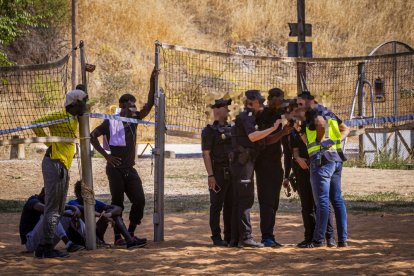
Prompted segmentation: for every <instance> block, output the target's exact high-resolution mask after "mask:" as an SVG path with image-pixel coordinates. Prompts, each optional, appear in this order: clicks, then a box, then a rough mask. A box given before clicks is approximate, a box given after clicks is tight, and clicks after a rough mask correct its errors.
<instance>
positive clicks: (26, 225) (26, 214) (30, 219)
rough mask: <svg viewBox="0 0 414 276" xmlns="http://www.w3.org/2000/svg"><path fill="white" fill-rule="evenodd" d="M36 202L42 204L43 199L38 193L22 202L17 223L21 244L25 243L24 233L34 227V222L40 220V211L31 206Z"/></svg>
mask: <svg viewBox="0 0 414 276" xmlns="http://www.w3.org/2000/svg"><path fill="white" fill-rule="evenodd" d="M37 203H43V204H44V199H43V198H41V197H39V196H38V195H33V196H31V197H29V199H28V200H27V201H26V203H25V204H24V207H23V211H22V215H21V217H20V225H19V232H20V240H21V242H22V244H26V242H27V239H26V235H27V234H28V233H29V232H30V231H32V230H33V229H34V228H35V226H36V224H37V223H38V222H39V220H40V216H41V215H42V213H41V212H39V211H36V210H35V209H34V208H33V207H34V206H35V205H36V204H37Z"/></svg>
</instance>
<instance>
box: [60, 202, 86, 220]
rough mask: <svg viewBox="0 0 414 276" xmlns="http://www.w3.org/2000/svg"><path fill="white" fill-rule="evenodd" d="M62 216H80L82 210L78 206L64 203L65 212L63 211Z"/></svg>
mask: <svg viewBox="0 0 414 276" xmlns="http://www.w3.org/2000/svg"><path fill="white" fill-rule="evenodd" d="M63 216H68V217H78V218H80V217H81V216H82V212H81V211H80V210H79V208H78V207H76V206H74V205H67V204H66V205H65V212H64V213H63Z"/></svg>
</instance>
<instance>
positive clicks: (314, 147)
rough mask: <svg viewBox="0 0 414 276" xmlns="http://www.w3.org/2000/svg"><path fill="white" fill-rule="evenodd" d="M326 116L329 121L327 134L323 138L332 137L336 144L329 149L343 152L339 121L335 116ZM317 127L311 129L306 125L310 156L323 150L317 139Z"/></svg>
mask: <svg viewBox="0 0 414 276" xmlns="http://www.w3.org/2000/svg"><path fill="white" fill-rule="evenodd" d="M324 118H325V119H326V120H327V121H328V122H327V124H325V134H324V136H323V138H322V139H325V138H326V139H331V140H332V141H333V142H334V145H333V146H332V147H331V148H329V151H337V152H338V153H339V152H342V145H341V139H342V135H341V131H340V130H339V125H338V121H337V120H336V119H335V118H332V117H329V116H324ZM316 136H317V133H316V129H315V130H310V129H309V127H308V126H306V138H307V140H308V144H307V148H308V154H309V156H310V157H311V156H314V155H316V154H318V153H319V152H320V151H321V145H320V144H319V143H318V142H317V141H316Z"/></svg>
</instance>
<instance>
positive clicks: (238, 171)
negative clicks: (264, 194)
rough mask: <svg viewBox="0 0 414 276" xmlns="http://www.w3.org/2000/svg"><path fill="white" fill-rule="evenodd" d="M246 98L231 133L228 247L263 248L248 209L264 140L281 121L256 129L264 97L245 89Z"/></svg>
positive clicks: (252, 195)
mask: <svg viewBox="0 0 414 276" xmlns="http://www.w3.org/2000/svg"><path fill="white" fill-rule="evenodd" d="M245 97H246V99H245V109H244V110H243V111H242V112H241V113H240V114H239V115H238V116H237V117H236V121H235V125H234V126H233V127H232V132H231V136H232V145H233V150H232V153H231V154H230V167H231V175H232V183H233V184H232V185H233V210H232V224H231V229H232V231H231V232H232V234H231V235H232V236H231V242H230V246H246V247H263V244H262V243H258V242H256V241H254V240H253V237H252V226H251V222H250V209H251V208H252V206H253V202H254V183H253V171H254V162H255V160H256V157H257V154H258V152H259V151H260V148H261V147H263V145H264V139H265V138H266V137H267V136H269V135H270V134H271V133H272V132H274V131H275V130H276V129H278V127H279V126H280V123H281V121H280V120H277V121H276V122H274V124H273V125H272V126H271V127H269V128H268V129H265V130H261V131H260V130H258V126H257V124H256V115H257V114H258V112H259V111H261V110H262V109H263V102H264V98H263V97H262V95H261V94H260V91H259V90H248V91H246V93H245Z"/></svg>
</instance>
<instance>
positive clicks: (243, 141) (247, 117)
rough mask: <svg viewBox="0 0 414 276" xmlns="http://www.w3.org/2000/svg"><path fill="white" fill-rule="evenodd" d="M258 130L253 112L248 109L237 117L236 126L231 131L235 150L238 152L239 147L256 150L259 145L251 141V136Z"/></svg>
mask: <svg viewBox="0 0 414 276" xmlns="http://www.w3.org/2000/svg"><path fill="white" fill-rule="evenodd" d="M257 130H258V126H257V124H256V116H255V115H254V112H253V110H251V109H249V108H246V109H245V110H243V111H242V112H240V114H239V115H237V117H236V122H235V125H234V126H233V127H232V129H231V136H232V143H233V149H234V150H236V151H237V149H238V147H239V146H242V147H245V148H256V147H257V146H258V144H257V143H253V142H252V141H250V139H249V137H248V136H249V134H251V133H253V132H255V131H257Z"/></svg>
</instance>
